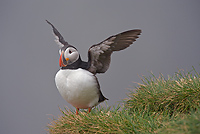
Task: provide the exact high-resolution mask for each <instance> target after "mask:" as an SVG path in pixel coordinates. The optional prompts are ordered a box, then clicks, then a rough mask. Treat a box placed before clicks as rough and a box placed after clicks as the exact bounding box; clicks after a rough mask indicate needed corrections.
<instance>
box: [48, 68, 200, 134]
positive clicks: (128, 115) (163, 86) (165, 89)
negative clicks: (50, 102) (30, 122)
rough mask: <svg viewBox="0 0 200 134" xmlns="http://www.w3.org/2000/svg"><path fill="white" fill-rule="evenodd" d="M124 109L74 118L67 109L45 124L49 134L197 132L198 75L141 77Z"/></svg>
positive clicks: (97, 110) (199, 130)
mask: <svg viewBox="0 0 200 134" xmlns="http://www.w3.org/2000/svg"><path fill="white" fill-rule="evenodd" d="M141 79H142V81H143V83H142V84H140V83H139V84H138V87H136V92H135V90H132V91H130V93H129V95H128V99H126V100H124V101H123V102H122V104H123V106H120V105H118V106H117V107H113V108H111V107H107V108H105V107H96V108H94V109H93V110H92V112H91V113H89V114H87V112H86V111H84V110H82V111H81V112H80V114H79V115H75V113H74V111H71V110H70V109H66V108H65V110H61V112H62V115H60V116H59V117H58V118H56V119H53V120H52V121H51V123H50V124H49V125H48V130H47V131H48V132H49V133H51V134H62V133H82V134H83V133H99V134H101V133H102V134H103V133H136V134H137V133H139V134H141V133H142V134H143V133H144V134H146V133H159V134H160V133H161V134H171V133H177V134H179V133H181V134H188V133H191V134H193V133H194V134H195V133H200V75H199V73H198V72H196V71H195V69H194V68H193V71H190V72H184V71H179V72H177V73H176V74H175V76H173V77H170V76H169V77H168V79H165V78H164V77H163V75H162V74H160V76H159V77H158V78H156V77H155V76H154V75H153V73H152V74H151V77H148V78H147V77H145V76H144V77H143V78H141Z"/></svg>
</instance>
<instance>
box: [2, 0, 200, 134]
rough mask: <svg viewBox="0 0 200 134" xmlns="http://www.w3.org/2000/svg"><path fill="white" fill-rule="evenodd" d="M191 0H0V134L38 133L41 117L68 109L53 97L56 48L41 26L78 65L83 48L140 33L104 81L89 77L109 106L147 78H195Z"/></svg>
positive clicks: (197, 5) (195, 14) (198, 34)
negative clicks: (187, 74) (73, 51)
mask: <svg viewBox="0 0 200 134" xmlns="http://www.w3.org/2000/svg"><path fill="white" fill-rule="evenodd" d="M199 13H200V2H199V1H198V0H176V1H175V0H165V1H164V0H123V1H122V0H109V1H106V0H101V1H100V0H99V1H97V0H96V1H95V0H71V1H69V0H57V1H56V0H1V1H0V133H2V134H5V133H6V134H42V133H46V131H45V130H44V129H45V128H46V126H47V124H48V123H50V121H49V119H48V118H51V119H53V115H54V116H57V115H59V114H61V113H60V111H59V108H58V107H60V108H61V109H64V107H65V106H68V107H69V108H71V109H73V110H75V109H74V107H72V106H70V105H69V104H68V103H67V102H66V101H65V100H64V99H63V98H62V97H61V96H60V94H59V92H58V91H57V89H56V86H55V83H54V76H55V74H56V72H57V71H58V70H59V65H58V58H59V55H58V46H57V44H56V43H55V42H54V36H53V34H52V28H51V27H50V25H48V24H47V23H46V22H45V19H47V20H49V21H50V22H51V23H52V24H54V25H55V27H56V28H57V29H58V30H59V31H60V33H61V34H62V35H63V37H64V38H65V40H66V41H68V42H69V43H70V44H72V45H74V46H76V48H77V49H78V50H79V53H80V54H81V56H82V59H83V60H87V51H88V48H89V47H90V46H91V45H93V44H96V43H99V42H101V41H102V40H104V39H106V38H107V37H109V36H111V35H114V34H117V33H120V32H123V31H126V30H130V29H135V28H140V29H142V35H141V36H140V38H139V39H138V40H137V41H136V42H135V43H134V44H133V45H132V46H131V47H129V48H128V49H126V50H123V51H120V52H116V53H114V54H113V55H112V61H111V66H110V68H109V70H108V71H107V72H106V73H105V74H101V75H97V76H98V78H99V82H100V84H101V90H102V92H103V94H104V95H105V96H106V97H107V98H109V101H108V105H110V106H112V105H114V104H115V103H117V102H118V101H120V100H121V99H123V98H126V93H128V90H127V89H130V88H134V86H137V84H136V83H133V82H141V80H140V78H139V77H138V75H139V76H142V75H145V76H149V75H150V73H149V72H150V71H152V72H153V73H154V74H155V75H156V76H158V75H159V73H163V75H164V76H165V77H166V78H167V76H168V75H173V74H174V72H176V71H177V68H179V69H183V70H191V69H192V66H194V67H195V68H196V70H197V71H198V72H200V66H199V64H200V52H199V50H200V44H199V40H200V15H199Z"/></svg>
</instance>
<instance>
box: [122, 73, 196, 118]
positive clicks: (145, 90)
mask: <svg viewBox="0 0 200 134" xmlns="http://www.w3.org/2000/svg"><path fill="white" fill-rule="evenodd" d="M194 71H195V69H194ZM195 73H196V74H195V75H192V73H191V72H188V73H184V72H182V71H179V72H177V73H176V75H175V76H174V77H170V76H168V79H165V78H164V77H163V75H162V74H160V76H159V78H156V77H155V76H154V75H153V73H152V77H149V78H147V77H145V76H144V77H143V79H142V81H143V84H140V83H139V84H138V85H139V87H137V89H136V91H137V92H136V93H135V91H134V92H133V91H131V92H130V94H129V99H128V100H127V101H126V102H125V104H126V107H129V108H131V109H135V108H137V109H141V110H143V109H145V110H146V111H148V112H157V113H163V112H167V113H170V114H171V115H172V114H174V113H190V111H191V110H196V109H197V108H198V107H199V106H200V78H199V76H200V75H199V74H198V73H197V72H195ZM136 102H137V103H136Z"/></svg>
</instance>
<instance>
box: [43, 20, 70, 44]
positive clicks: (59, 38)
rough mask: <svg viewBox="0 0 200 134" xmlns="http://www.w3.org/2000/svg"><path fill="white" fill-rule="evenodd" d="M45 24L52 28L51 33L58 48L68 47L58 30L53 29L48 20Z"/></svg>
mask: <svg viewBox="0 0 200 134" xmlns="http://www.w3.org/2000/svg"><path fill="white" fill-rule="evenodd" d="M46 22H47V23H48V24H49V25H51V26H52V28H53V33H54V35H55V38H56V40H55V41H56V43H57V44H58V45H59V47H60V48H62V47H64V46H65V45H69V44H68V43H67V42H66V41H65V40H64V38H63V37H62V35H61V34H60V33H59V32H58V30H57V29H56V28H55V27H54V25H53V24H51V23H50V22H49V21H48V20H46Z"/></svg>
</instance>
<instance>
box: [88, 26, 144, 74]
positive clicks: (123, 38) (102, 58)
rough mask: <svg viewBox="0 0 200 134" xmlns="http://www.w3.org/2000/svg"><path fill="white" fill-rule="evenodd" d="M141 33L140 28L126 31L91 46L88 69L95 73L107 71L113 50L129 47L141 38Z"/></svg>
mask: <svg viewBox="0 0 200 134" xmlns="http://www.w3.org/2000/svg"><path fill="white" fill-rule="evenodd" d="M140 33H141V30H140V29H135V30H129V31H125V32H122V33H119V34H117V35H114V36H111V37H109V38H107V39H106V40H104V41H102V42H101V43H99V44H96V45H93V46H91V47H90V48H89V51H88V61H89V64H90V65H89V68H88V70H89V71H90V72H92V73H93V74H96V73H105V72H106V71H107V70H108V68H109V65H110V59H111V54H112V53H113V51H120V50H123V49H125V48H127V47H129V46H130V45H131V44H132V43H133V42H134V41H136V39H137V38H139V37H138V36H139V35H140Z"/></svg>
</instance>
